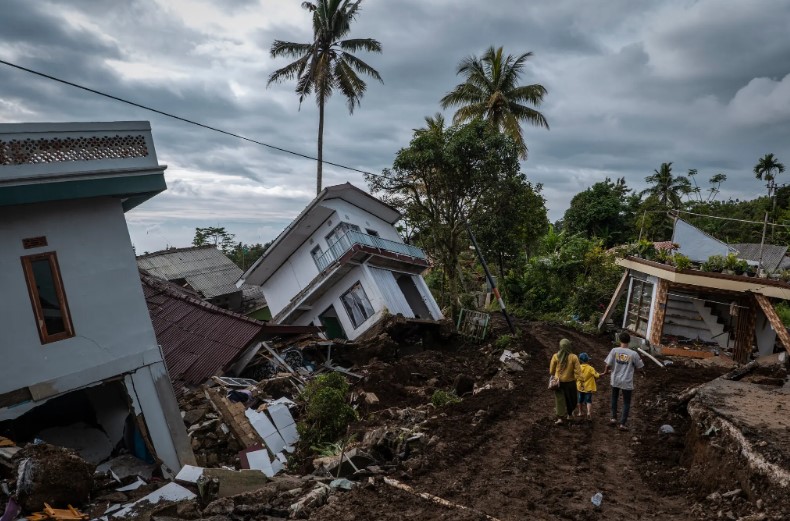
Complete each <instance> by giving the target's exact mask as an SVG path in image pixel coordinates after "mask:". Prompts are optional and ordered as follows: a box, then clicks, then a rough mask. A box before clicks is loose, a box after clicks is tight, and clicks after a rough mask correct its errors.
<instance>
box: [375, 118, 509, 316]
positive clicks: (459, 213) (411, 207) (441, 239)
mask: <svg viewBox="0 0 790 521" xmlns="http://www.w3.org/2000/svg"><path fill="white" fill-rule="evenodd" d="M429 127H430V124H429ZM518 172H519V162H518V146H517V145H516V144H515V143H514V142H513V140H512V139H510V138H509V137H507V136H505V135H504V134H501V133H500V132H498V131H496V130H494V129H492V128H491V126H490V125H488V124H487V123H486V122H484V121H481V120H474V121H472V122H471V123H469V124H467V125H463V126H452V127H449V128H446V129H445V128H444V127H443V125H439V124H437V125H434V126H433V128H432V129H430V128H424V129H418V130H416V131H415V132H414V137H413V139H412V140H411V143H410V144H409V146H408V147H407V148H404V149H401V150H400V151H399V152H398V153H397V155H396V157H395V162H394V163H393V166H392V168H391V169H385V170H384V171H383V173H382V174H381V175H367V176H366V180H367V182H368V185H369V186H370V188H371V190H372V191H373V192H378V193H381V194H382V197H383V199H384V200H385V201H386V202H387V203H389V204H391V205H392V206H394V207H395V208H398V209H399V210H401V211H402V212H403V213H404V215H405V218H406V220H407V221H408V222H409V225H410V226H412V227H413V228H414V229H415V232H414V240H415V241H416V242H417V243H418V244H419V245H420V246H422V247H423V248H425V249H426V250H427V251H428V253H429V254H430V256H431V257H432V258H433V259H434V260H435V261H436V263H437V265H438V267H439V268H440V270H441V272H442V276H443V279H444V281H445V286H444V287H445V288H447V296H448V298H449V302H445V303H450V304H451V305H453V306H454V307H455V305H456V304H457V299H458V294H459V292H458V276H459V271H458V265H459V256H460V254H461V252H462V251H464V250H465V249H466V248H467V247H468V238H467V232H466V229H465V226H466V222H467V221H470V222H473V221H474V219H475V218H476V217H477V216H478V214H479V213H480V212H483V211H485V212H489V211H492V212H495V211H497V210H496V209H495V208H486V207H485V206H484V201H485V197H484V196H485V195H486V194H487V193H489V192H490V191H491V190H492V189H493V188H494V187H497V186H499V184H500V183H501V182H503V181H504V180H506V179H510V178H513V177H515V176H517V175H518Z"/></svg>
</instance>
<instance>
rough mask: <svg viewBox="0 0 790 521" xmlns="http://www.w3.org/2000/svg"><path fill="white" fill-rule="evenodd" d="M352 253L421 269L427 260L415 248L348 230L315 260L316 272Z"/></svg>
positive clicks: (422, 252) (423, 253) (418, 249)
mask: <svg viewBox="0 0 790 521" xmlns="http://www.w3.org/2000/svg"><path fill="white" fill-rule="evenodd" d="M352 251H353V252H356V251H363V252H367V253H369V254H370V255H376V256H380V257H384V258H388V259H390V260H394V261H400V262H405V263H408V264H417V265H419V266H423V267H427V266H428V258H427V257H426V256H425V252H424V251H422V250H421V249H420V248H417V247H416V246H411V245H410V244H404V243H402V242H396V241H390V240H387V239H382V238H381V237H375V236H373V235H367V234H365V233H362V232H359V231H356V230H348V231H347V232H346V233H345V234H344V235H342V236H341V237H340V238H339V239H338V240H337V241H335V242H334V243H333V244H331V245H330V246H329V249H328V250H327V251H325V252H324V253H322V254H321V255H319V256H318V257H316V258H315V263H316V265H317V266H318V271H321V272H322V271H324V270H325V269H326V268H327V267H329V266H330V265H332V264H333V263H334V262H337V261H342V260H343V259H344V258H345V257H346V256H347V255H348V254H349V252H352ZM421 271H422V270H421Z"/></svg>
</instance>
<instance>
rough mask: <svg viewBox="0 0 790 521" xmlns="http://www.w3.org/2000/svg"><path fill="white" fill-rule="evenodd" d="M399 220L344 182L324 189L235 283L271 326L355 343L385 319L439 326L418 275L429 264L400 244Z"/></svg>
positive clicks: (416, 250)
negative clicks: (256, 297)
mask: <svg viewBox="0 0 790 521" xmlns="http://www.w3.org/2000/svg"><path fill="white" fill-rule="evenodd" d="M400 218H401V215H400V213H399V212H398V211H397V210H395V209H394V208H392V207H391V206H389V205H387V204H385V203H383V202H382V201H380V200H378V199H376V198H375V197H373V196H371V195H369V194H367V193H365V192H364V191H362V190H360V189H359V188H357V187H355V186H353V185H351V184H349V183H346V184H343V185H336V186H330V187H327V188H325V189H324V190H323V191H322V192H321V193H320V194H319V195H318V196H317V197H316V198H315V199H313V201H312V202H311V203H310V204H309V205H308V206H307V208H305V209H304V210H303V211H302V213H301V214H300V215H299V216H298V217H297V218H296V219H295V220H294V221H293V222H292V223H291V224H290V225H288V227H287V228H286V229H285V230H284V231H283V232H282V233H281V234H280V235H279V236H278V237H277V238H276V239H275V240H274V242H273V243H272V244H271V246H269V248H268V249H267V250H266V252H264V254H263V256H262V257H261V258H260V259H258V260H257V261H256V262H255V264H253V265H252V266H251V267H250V269H249V270H247V272H246V273H244V275H243V276H242V277H241V279H239V282H238V283H237V285H241V284H243V283H247V284H255V285H259V286H261V289H262V290H263V294H264V297H265V298H266V302H267V303H268V305H269V309H270V310H271V313H272V316H273V319H272V320H273V321H274V322H275V323H277V324H294V325H311V324H312V325H320V326H323V327H324V329H325V331H326V334H327V335H328V336H329V337H330V338H347V339H349V340H354V339H356V338H358V337H359V336H360V335H362V334H363V333H364V332H365V331H367V330H368V329H369V328H370V327H371V326H372V325H374V324H375V323H376V322H378V320H380V319H381V318H382V317H383V316H384V315H385V314H386V313H391V314H393V315H397V314H401V315H403V316H404V317H406V318H410V319H427V320H439V319H441V318H443V317H442V313H441V310H440V309H439V306H438V305H437V304H436V301H435V300H434V298H433V295H431V292H430V290H429V289H428V286H427V285H426V283H425V281H424V280H423V278H422V276H421V274H422V273H423V272H424V271H425V270H426V269H427V268H428V267H429V266H430V263H429V261H428V259H427V257H426V255H425V252H423V251H422V250H421V249H419V248H417V247H415V246H412V245H409V244H404V242H403V239H401V237H400V234H399V233H398V231H397V230H396V228H395V223H396V222H397V221H398V220H400Z"/></svg>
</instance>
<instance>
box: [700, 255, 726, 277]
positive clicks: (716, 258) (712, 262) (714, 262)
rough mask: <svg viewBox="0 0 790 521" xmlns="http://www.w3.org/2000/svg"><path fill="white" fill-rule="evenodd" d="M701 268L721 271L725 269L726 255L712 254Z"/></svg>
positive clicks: (715, 271)
mask: <svg viewBox="0 0 790 521" xmlns="http://www.w3.org/2000/svg"><path fill="white" fill-rule="evenodd" d="M700 269H701V270H702V271H710V272H713V273H721V270H723V269H724V257H722V256H721V255H711V256H710V257H708V260H706V261H705V262H703V263H702V266H700Z"/></svg>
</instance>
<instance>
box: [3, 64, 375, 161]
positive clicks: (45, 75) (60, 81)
mask: <svg viewBox="0 0 790 521" xmlns="http://www.w3.org/2000/svg"><path fill="white" fill-rule="evenodd" d="M0 64H3V65H8V66H9V67H13V68H15V69H19V70H20V71H24V72H29V73H30V74H34V75H36V76H40V77H41V78H45V79H48V80H52V81H55V82H58V83H62V84H64V85H68V86H70V87H74V88H77V89H81V90H84V91H87V92H90V93H92V94H96V95H99V96H104V97H105V98H109V99H111V100H114V101H119V102H121V103H125V104H127V105H131V106H133V107H137V108H140V109H143V110H147V111H150V112H154V113H156V114H159V115H162V116H166V117H168V118H172V119H175V120H178V121H182V122H184V123H189V124H190V125H195V126H198V127H201V128H205V129H207V130H212V131H214V132H219V133H220V134H225V135H226V136H231V137H235V138H236V139H241V140H243V141H248V142H250V143H254V144H256V145H260V146H262V147H267V148H270V149H272V150H276V151H278V152H283V153H285V154H291V155H293V156H297V157H301V158H303V159H310V160H311V161H318V158H317V157H313V156H310V155H307V154H302V153H301V152H294V151H293V150H288V149H287V148H282V147H278V146H275V145H270V144H268V143H264V142H263V141H258V140H257V139H253V138H249V137H246V136H242V135H240V134H236V133H234V132H230V131H227V130H222V129H221V128H217V127H213V126H211V125H206V124H205V123H200V122H198V121H194V120H191V119H187V118H184V117H181V116H176V115H175V114H171V113H169V112H165V111H163V110H159V109H155V108H152V107H148V106H146V105H142V104H140V103H136V102H134V101H129V100H127V99H124V98H119V97H118V96H113V95H112V94H107V93H106V92H102V91H99V90H96V89H91V88H90V87H85V86H84V85H80V84H78V83H73V82H71V81H67V80H64V79H61V78H58V77H55V76H52V75H50V74H45V73H43V72H39V71H35V70H33V69H28V68H27V67H22V66H21V65H17V64H15V63H11V62H8V61H5V60H0ZM321 162H322V163H324V164H327V165H332V166H336V167H338V168H344V169H346V170H351V171H353V172H359V173H360V174H366V175H373V176H381V174H374V173H372V172H368V171H366V170H360V169H358V168H354V167H352V166H346V165H341V164H340V163H333V162H331V161H326V160H321Z"/></svg>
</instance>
